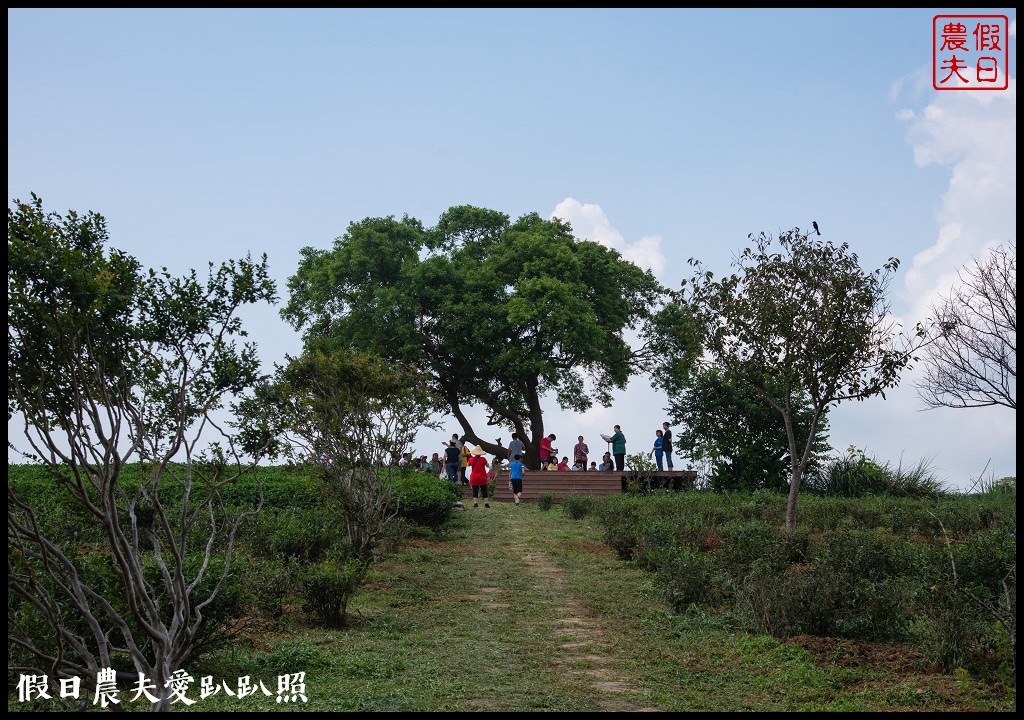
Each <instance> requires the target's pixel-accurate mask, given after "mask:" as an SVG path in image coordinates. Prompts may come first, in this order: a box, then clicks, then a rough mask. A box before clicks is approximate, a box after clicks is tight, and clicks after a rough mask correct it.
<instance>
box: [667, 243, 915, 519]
mask: <svg viewBox="0 0 1024 720" xmlns="http://www.w3.org/2000/svg"><path fill="white" fill-rule="evenodd" d="M751 239H752V240H754V242H755V246H754V247H753V248H749V247H748V248H746V249H745V250H744V251H743V252H742V253H741V254H740V256H739V258H737V260H736V261H735V262H734V263H733V265H734V267H737V268H738V272H737V273H734V274H733V275H730V276H727V277H725V278H723V279H721V280H715V279H714V278H713V276H712V274H711V273H710V272H708V271H705V270H703V268H702V266H701V265H700V263H699V262H697V261H696V260H691V261H690V264H691V265H692V266H694V267H695V268H696V269H695V274H694V277H693V281H692V284H691V285H690V287H689V290H688V292H687V288H686V284H685V283H686V281H685V280H684V281H683V283H684V284H683V290H684V292H683V293H681V298H682V299H683V300H684V301H688V302H689V304H690V306H691V309H692V310H693V312H694V314H695V315H696V317H698V318H699V320H700V322H701V324H702V326H703V327H704V328H706V331H705V332H706V334H705V342H706V347H707V350H708V352H709V353H710V356H711V358H712V359H713V361H714V362H715V363H717V364H718V365H719V366H720V367H721V368H722V369H723V370H724V372H725V374H726V377H727V378H728V379H730V380H735V381H741V380H742V381H743V382H746V383H749V384H750V385H751V387H753V388H754V389H755V390H756V391H757V392H758V393H759V394H760V395H761V396H762V397H763V398H764V399H765V401H766V402H768V403H769V404H770V405H771V406H772V407H773V408H775V410H776V411H777V412H778V413H779V415H780V416H781V419H782V421H783V423H784V425H785V429H786V439H787V442H788V445H789V457H790V482H789V501H788V504H787V508H786V527H787V528H788V529H790V530H793V529H795V527H796V504H797V496H798V494H799V491H800V482H801V478H802V477H803V474H804V471H805V470H806V468H807V465H808V463H809V462H810V460H811V457H812V453H813V452H814V448H815V443H816V441H817V432H818V426H819V423H820V422H821V419H822V416H823V415H824V413H825V411H826V409H827V408H828V407H829V406H831V405H836V404H838V403H840V402H843V401H845V400H863V399H865V398H868V397H871V396H873V395H879V394H880V395H882V396H883V397H884V394H885V390H886V389H887V388H889V387H893V386H895V385H896V384H898V382H899V375H900V372H901V371H902V370H903V368H905V367H906V366H907V365H908V364H909V363H910V362H911V361H912V359H913V358H912V355H911V352H912V350H913V349H914V344H915V343H916V342H919V341H920V338H921V337H922V335H923V331H922V330H920V328H918V332H917V334H916V335H915V339H911V338H904V341H903V342H902V343H898V344H899V345H900V347H897V346H896V345H897V342H896V339H897V332H896V330H895V326H894V323H893V322H892V320H891V319H890V317H889V305H888V301H887V300H886V292H887V290H888V283H889V280H890V278H891V276H892V274H893V273H894V272H895V271H896V269H897V267H898V266H899V261H898V260H897V259H896V258H890V259H889V261H888V262H887V263H885V265H884V266H883V267H882V268H880V269H878V270H875V271H874V272H871V273H865V272H864V271H862V270H861V268H860V266H859V264H858V258H857V255H856V254H854V253H851V252H850V250H849V246H848V245H847V244H846V243H843V244H842V245H840V246H838V247H836V246H834V245H833V244H831V243H829V242H826V241H823V240H821V239H819V238H817V237H815V238H811V237H810V236H808V235H807V234H806V233H802V232H800V230H799V228H794V229H793V230H789V231H787V232H784V233H782V234H781V235H780V236H779V237H778V241H777V242H778V245H779V249H778V250H774V249H773V244H774V242H775V241H774V239H773V238H772V237H771V236H770V235H766V234H764V233H762V234H760V235H759V236H757V238H756V239H755V238H754V237H753V236H751ZM805 402H806V403H809V406H810V409H811V416H810V422H809V424H808V425H807V426H806V431H804V432H799V426H798V424H797V422H796V418H797V412H798V409H799V408H801V407H802V406H803V404H804V403H805Z"/></svg>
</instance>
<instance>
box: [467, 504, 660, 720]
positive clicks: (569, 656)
mask: <svg viewBox="0 0 1024 720" xmlns="http://www.w3.org/2000/svg"><path fill="white" fill-rule="evenodd" d="M553 512H558V510H555V511H553ZM467 513H468V518H467V519H468V520H469V521H470V522H471V523H472V529H471V530H470V533H469V536H468V537H466V538H465V540H463V541H462V542H463V543H464V547H463V548H461V550H462V551H463V552H466V553H468V554H471V555H472V554H476V553H479V550H480V545H481V536H485V537H486V541H485V543H486V546H487V547H490V548H501V549H502V551H501V552H495V553H494V554H493V555H492V559H491V561H490V562H489V563H487V564H481V565H480V566H479V569H477V570H475V571H474V578H473V579H474V581H475V583H476V584H477V585H478V588H477V590H476V591H475V592H472V593H469V594H467V595H465V596H464V599H465V600H467V601H469V602H474V603H480V605H481V606H482V607H483V608H485V609H487V610H491V611H495V612H498V613H505V612H514V609H513V608H514V607H515V606H517V605H520V604H528V605H529V606H530V607H531V616H532V618H533V619H534V621H538V622H541V623H542V624H543V625H544V626H545V627H546V630H547V633H548V636H549V640H548V642H549V645H548V647H547V648H546V655H547V657H545V658H541V659H539V662H541V663H542V664H543V663H544V662H547V663H548V664H550V665H552V666H553V667H551V671H552V673H553V675H554V677H557V678H558V680H559V682H562V683H568V684H569V685H571V689H570V690H569V691H570V692H572V693H573V694H574V695H586V696H590V697H591V698H592V704H593V705H594V707H595V709H596V710H599V711H618V712H637V711H648V712H649V711H658V710H659V708H656V707H648V706H646V705H645V704H644V703H642V702H640V701H639V700H638V699H637V698H638V696H639V695H640V693H639V692H638V690H637V688H635V687H633V686H632V685H631V683H630V681H629V677H628V673H627V672H626V671H625V670H624V666H625V665H628V661H629V658H625V657H623V651H622V650H621V649H620V648H619V646H618V643H617V641H616V639H615V637H614V635H613V634H612V633H611V632H610V630H609V628H608V625H609V624H610V622H611V621H610V619H609V618H606V617H602V615H601V613H600V612H599V611H595V610H594V609H593V608H590V607H588V606H587V604H586V602H584V600H583V598H582V596H581V594H580V593H578V592H577V589H576V588H575V587H574V585H573V581H572V578H571V575H570V574H568V573H566V572H565V569H564V568H562V567H560V566H559V560H558V559H557V557H556V555H557V554H558V551H559V550H560V548H558V547H557V544H555V546H554V547H548V546H549V545H551V544H552V543H553V542H554V540H553V539H552V538H551V537H550V533H543V532H538V528H537V524H538V522H545V521H547V520H548V518H546V517H544V516H540V514H539V513H538V511H537V510H536V508H534V507H532V506H531V507H528V508H527V507H523V508H516V507H515V506H513V505H510V504H495V505H494V506H492V508H490V509H489V510H487V509H484V508H482V507H481V508H478V509H476V510H472V509H471V510H467ZM553 551H554V552H553ZM501 578H509V579H512V578H514V579H516V580H517V581H518V582H515V583H511V582H505V583H503V582H502V581H501ZM512 584H515V585H516V586H517V587H516V588H515V589H513V588H512V587H511V585H512ZM616 622H618V620H616Z"/></svg>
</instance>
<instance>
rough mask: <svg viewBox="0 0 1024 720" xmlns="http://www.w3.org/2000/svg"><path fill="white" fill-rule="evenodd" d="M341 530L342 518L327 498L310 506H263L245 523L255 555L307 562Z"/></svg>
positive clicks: (315, 558) (325, 549) (337, 538)
mask: <svg viewBox="0 0 1024 720" xmlns="http://www.w3.org/2000/svg"><path fill="white" fill-rule="evenodd" d="M344 533H345V530H344V524H343V521H342V519H341V518H339V517H338V516H337V513H336V512H333V511H332V510H331V509H330V506H329V504H327V503H326V502H322V503H321V504H320V506H318V507H312V508H305V507H296V508H284V509H280V510H278V509H265V510H263V511H262V512H260V513H259V514H258V515H255V516H253V517H251V518H249V519H248V524H247V525H246V537H247V539H248V542H249V545H250V547H251V549H252V551H253V552H254V553H256V554H257V555H259V556H261V557H265V558H276V559H286V558H295V559H296V560H304V561H307V562H316V561H318V560H320V559H321V558H323V557H324V556H325V555H326V554H327V552H328V551H329V550H331V549H332V548H335V547H337V545H338V543H339V542H341V541H342V539H343V536H344Z"/></svg>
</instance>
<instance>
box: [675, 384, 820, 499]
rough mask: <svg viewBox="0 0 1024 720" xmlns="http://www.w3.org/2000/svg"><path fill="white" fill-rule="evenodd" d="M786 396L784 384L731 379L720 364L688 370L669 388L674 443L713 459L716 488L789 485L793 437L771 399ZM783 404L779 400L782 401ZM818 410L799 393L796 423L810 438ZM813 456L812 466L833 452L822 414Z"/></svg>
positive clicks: (798, 430)
mask: <svg viewBox="0 0 1024 720" xmlns="http://www.w3.org/2000/svg"><path fill="white" fill-rule="evenodd" d="M765 392H767V393H769V394H771V395H773V396H774V397H777V398H779V399H780V400H781V398H782V397H783V396H784V389H782V388H778V387H776V384H775V383H772V382H771V381H769V382H766V383H765V384H764V388H763V389H762V390H761V391H759V390H757V389H756V388H754V386H753V385H751V384H750V383H748V382H746V381H744V380H741V379H739V380H735V381H730V380H729V379H728V377H727V376H726V374H725V372H724V371H723V370H722V369H721V368H719V367H714V366H712V367H708V368H701V369H699V370H696V371H694V372H692V373H688V374H686V375H685V377H684V378H683V379H682V381H681V382H680V383H679V384H678V385H676V386H674V387H672V388H671V389H670V392H669V405H668V407H667V408H666V410H668V413H669V417H670V418H671V419H672V422H673V424H674V425H675V426H676V427H675V428H674V432H673V439H672V443H673V448H674V450H675V452H676V453H677V454H678V455H683V456H686V457H690V458H692V459H693V460H699V461H705V462H707V463H709V464H710V473H709V477H708V480H709V483H710V485H711V487H712V488H714V489H716V490H760V489H763V490H776V491H780V492H784V491H785V490H786V489H787V488H788V486H789V477H790V469H791V466H792V465H791V459H790V456H789V438H788V436H787V434H786V426H785V423H783V422H782V417H781V416H780V415H779V412H778V411H777V410H776V409H775V407H773V406H772V404H771V403H769V402H768V400H766V399H765V397H764V394H763V393H765ZM776 404H778V401H777V403H776ZM813 416H814V410H813V408H812V407H811V404H810V402H809V401H808V399H807V397H806V396H804V395H799V394H798V395H796V396H794V406H793V426H794V429H795V434H796V436H797V437H806V436H807V435H808V432H809V428H810V424H811V419H812V418H813ZM816 433H817V437H816V438H815V444H814V448H813V450H812V453H811V456H810V463H809V465H808V469H812V468H813V466H814V464H815V463H816V462H817V461H818V458H819V456H820V455H821V454H822V453H824V452H827V451H828V449H829V447H828V443H827V437H828V434H827V422H826V415H825V413H822V415H821V417H820V418H819V419H818V425H817V430H816Z"/></svg>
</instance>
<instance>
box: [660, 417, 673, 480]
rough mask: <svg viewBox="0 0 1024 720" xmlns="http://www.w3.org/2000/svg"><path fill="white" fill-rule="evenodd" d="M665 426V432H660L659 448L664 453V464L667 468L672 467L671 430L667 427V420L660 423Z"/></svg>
mask: <svg viewBox="0 0 1024 720" xmlns="http://www.w3.org/2000/svg"><path fill="white" fill-rule="evenodd" d="M661 426H662V427H663V428H665V432H663V433H662V440H661V449H662V451H663V452H664V453H665V465H667V466H668V469H669V470H671V469H672V430H671V429H670V428H669V424H668V422H667V421H666V422H663V423H662V424H661Z"/></svg>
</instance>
